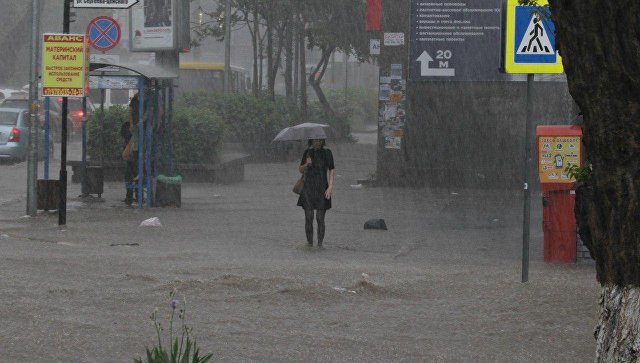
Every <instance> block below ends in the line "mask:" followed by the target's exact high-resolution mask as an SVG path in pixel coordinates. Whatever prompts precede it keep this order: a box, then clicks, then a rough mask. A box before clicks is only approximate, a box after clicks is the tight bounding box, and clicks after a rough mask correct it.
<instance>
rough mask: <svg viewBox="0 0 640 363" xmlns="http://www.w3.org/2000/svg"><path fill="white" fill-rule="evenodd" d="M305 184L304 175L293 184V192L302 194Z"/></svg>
mask: <svg viewBox="0 0 640 363" xmlns="http://www.w3.org/2000/svg"><path fill="white" fill-rule="evenodd" d="M303 186H304V175H302V176H300V179H298V181H297V182H296V184H295V185H294V186H293V192H294V193H296V194H300V193H301V192H302V187H303Z"/></svg>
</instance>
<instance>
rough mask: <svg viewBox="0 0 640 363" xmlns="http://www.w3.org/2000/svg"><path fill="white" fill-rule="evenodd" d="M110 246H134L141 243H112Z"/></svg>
mask: <svg viewBox="0 0 640 363" xmlns="http://www.w3.org/2000/svg"><path fill="white" fill-rule="evenodd" d="M109 246H111V247H117V246H125V247H134V246H140V243H112V244H110V245H109Z"/></svg>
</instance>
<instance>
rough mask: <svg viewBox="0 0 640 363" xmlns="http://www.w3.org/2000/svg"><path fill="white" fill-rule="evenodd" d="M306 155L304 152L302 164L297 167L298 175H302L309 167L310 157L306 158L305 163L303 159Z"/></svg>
mask: <svg viewBox="0 0 640 363" xmlns="http://www.w3.org/2000/svg"><path fill="white" fill-rule="evenodd" d="M306 155H307V152H306V151H305V152H304V155H302V162H301V163H300V166H299V167H298V171H299V172H300V174H304V172H305V171H306V170H307V168H308V167H310V166H311V157H309V156H307V160H306V163H305V160H304V157H305V156H306Z"/></svg>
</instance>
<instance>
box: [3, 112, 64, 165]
mask: <svg viewBox="0 0 640 363" xmlns="http://www.w3.org/2000/svg"><path fill="white" fill-rule="evenodd" d="M29 125H30V124H29V111H27V110H26V109H24V108H8V107H0V159H5V160H6V159H8V160H12V161H14V160H17V161H23V160H25V159H26V158H27V155H28V153H29ZM40 136H41V140H40V142H39V143H38V148H39V150H40V152H39V155H40V156H41V157H42V156H43V153H42V152H41V151H42V149H43V145H44V140H45V139H44V131H40ZM50 141H51V142H49V152H50V153H51V155H53V142H52V140H51V139H50Z"/></svg>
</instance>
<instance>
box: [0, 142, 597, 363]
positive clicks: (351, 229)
mask: <svg viewBox="0 0 640 363" xmlns="http://www.w3.org/2000/svg"><path fill="white" fill-rule="evenodd" d="M56 146H58V145H56ZM328 147H329V148H331V149H332V150H333V152H334V156H335V159H336V167H337V175H338V176H337V178H336V186H335V191H334V201H333V206H334V208H333V209H332V210H330V211H329V212H328V213H327V221H326V222H327V235H326V238H325V246H326V248H324V249H322V250H319V249H317V248H315V247H314V248H309V247H307V246H305V244H306V243H305V238H304V226H303V212H302V210H301V209H300V208H299V207H296V206H295V203H296V196H295V195H294V194H293V193H292V192H291V187H292V186H293V183H294V182H295V180H296V177H297V171H296V163H295V162H286V163H267V164H248V165H246V176H245V181H244V182H242V183H238V184H233V185H217V184H194V183H185V184H183V186H182V201H183V206H182V208H180V209H176V208H164V209H158V208H154V209H145V210H137V209H133V208H127V207H125V206H124V204H123V203H122V202H121V201H120V200H121V199H122V198H123V196H124V189H123V185H122V183H107V184H106V185H105V194H104V195H103V197H104V201H103V202H84V201H82V200H80V199H78V198H76V197H75V196H77V195H79V192H80V187H79V185H77V184H71V185H70V188H69V204H68V205H69V212H68V217H67V225H66V226H64V227H59V226H57V215H56V214H55V213H52V212H40V213H39V214H38V216H37V217H35V218H30V217H24V214H25V187H24V183H25V181H26V166H25V164H24V163H22V164H16V165H6V164H2V165H0V276H2V279H1V280H0V291H2V300H3V308H2V309H0V321H1V322H2V325H3V329H1V330H0V361H2V362H5V361H6V362H31V361H46V362H49V361H54V362H55V361H59V362H123V361H131V359H133V358H134V357H136V356H139V355H142V354H143V353H144V347H145V346H147V345H151V344H153V343H154V341H155V335H154V334H155V330H154V328H153V325H152V323H151V321H150V319H149V315H150V314H151V312H152V311H153V310H154V307H158V309H159V312H160V315H161V316H162V317H163V318H165V317H166V316H167V315H168V314H169V313H170V308H169V301H170V298H169V292H170V291H172V290H174V289H176V290H177V294H178V297H179V298H180V300H181V301H186V305H187V323H188V324H189V325H190V326H192V327H193V334H194V336H195V337H196V338H197V339H198V343H199V345H200V346H201V347H202V350H203V351H211V352H213V353H214V356H215V359H214V361H362V362H373V361H380V362H388V361H452V362H459V361H501V362H514V361H521V362H525V361H526V362H531V361H539V362H582V361H586V360H592V359H593V357H594V354H593V353H594V349H593V347H594V339H593V335H592V334H593V327H594V326H595V318H596V312H597V298H598V291H599V288H598V285H597V283H596V281H595V269H594V266H593V264H591V263H578V264H568V265H564V264H546V263H544V262H543V261H542V231H541V228H540V225H541V216H540V213H541V212H540V205H539V198H538V196H537V195H534V203H533V205H534V206H533V211H532V215H533V218H532V219H533V220H532V229H533V230H532V248H531V270H530V281H529V282H528V283H526V284H523V283H521V282H520V277H521V269H520V268H521V260H520V257H521V248H522V247H521V246H522V245H521V243H522V229H521V228H522V195H521V193H518V192H507V191H500V190H471V189H467V190H453V189H446V190H445V189H437V190H434V189H404V188H367V187H358V186H357V185H356V180H357V179H365V178H366V177H367V175H369V173H371V172H372V171H374V169H375V145H372V144H371V143H369V144H366V143H361V144H356V145H331V144H330V145H328ZM56 150H59V149H56ZM70 150H72V152H71V157H74V156H75V155H77V150H78V144H74V145H72V147H71V149H70ZM74 150H75V151H74ZM74 153H75V154H74ZM57 170H58V169H57V164H56V165H54V167H53V168H52V175H57ZM151 217H158V218H159V220H160V222H161V223H162V227H158V228H149V227H147V228H144V227H140V226H139V225H140V223H141V222H142V221H143V220H145V219H147V218H151ZM370 218H384V219H385V220H386V223H387V226H388V227H389V229H388V230H387V231H375V230H364V229H363V224H364V222H365V221H366V220H368V219H370ZM183 299H184V300H183ZM164 326H165V328H168V327H167V325H166V324H165V325H164ZM165 332H166V331H165Z"/></svg>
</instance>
